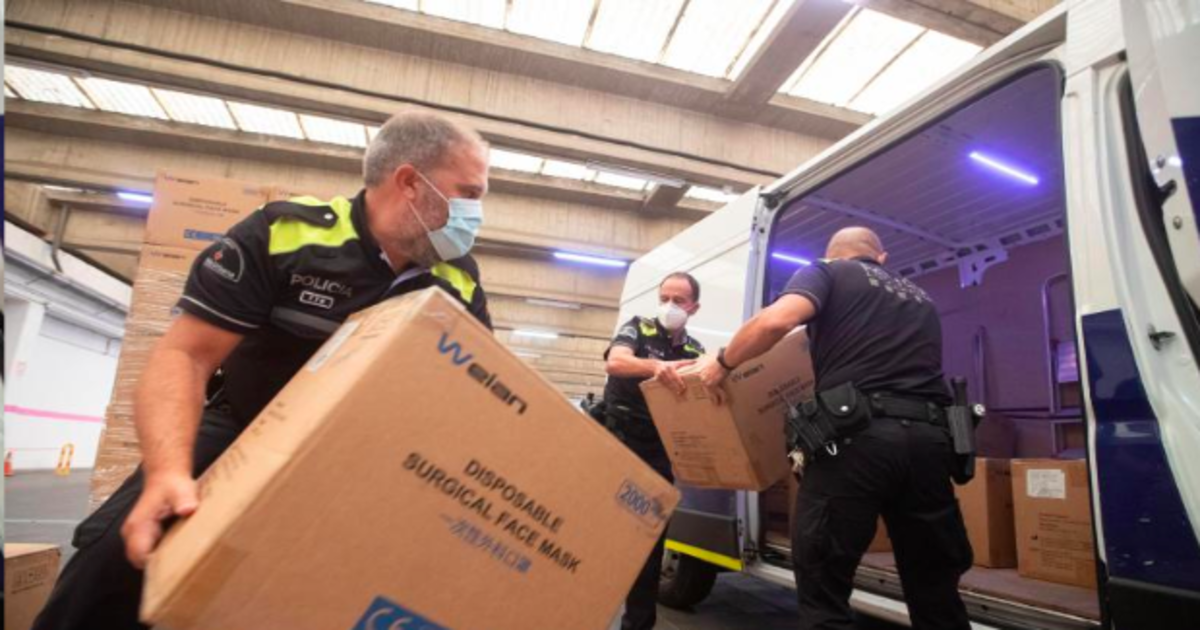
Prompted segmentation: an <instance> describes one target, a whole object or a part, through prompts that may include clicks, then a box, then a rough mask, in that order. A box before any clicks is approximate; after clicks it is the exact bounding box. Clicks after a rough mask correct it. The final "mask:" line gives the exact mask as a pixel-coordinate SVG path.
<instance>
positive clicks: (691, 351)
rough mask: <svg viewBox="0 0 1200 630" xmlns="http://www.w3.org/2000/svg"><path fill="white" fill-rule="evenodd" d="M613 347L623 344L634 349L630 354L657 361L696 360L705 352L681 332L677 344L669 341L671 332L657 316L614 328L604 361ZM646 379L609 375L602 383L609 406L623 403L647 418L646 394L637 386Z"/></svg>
mask: <svg viewBox="0 0 1200 630" xmlns="http://www.w3.org/2000/svg"><path fill="white" fill-rule="evenodd" d="M616 346H624V347H626V348H629V349H631V350H633V356H635V357H637V358H639V359H658V360H660V361H681V360H684V359H696V358H699V357H700V355H702V354H704V346H703V345H701V344H700V342H699V341H696V340H695V339H694V338H693V337H692V336H691V335H688V334H686V332H685V334H684V336H683V339H682V340H681V342H680V343H678V344H675V343H673V342H672V341H671V333H670V331H668V330H667V329H666V328H664V327H663V326H662V324H661V323H659V321H658V319H650V318H646V317H634V318H633V319H631V320H629V321H627V322H625V323H624V324H623V325H622V326H621V328H619V329H618V330H617V336H616V337H613V340H612V343H610V344H609V346H608V349H607V350H605V351H604V358H605V360H607V359H608V353H609V352H612V349H613V348H614V347H616ZM645 380H647V379H644V378H636V377H624V376H609V377H608V382H607V383H605V384H604V400H605V401H606V402H608V404H610V405H614V404H615V405H622V406H624V407H628V408H629V410H630V411H632V412H633V413H634V414H636V415H639V416H646V417H649V415H650V410H649V408H648V407H647V406H646V397H645V395H643V394H642V390H641V388H640V387H638V385H639V384H640V383H641V382H642V381H645Z"/></svg>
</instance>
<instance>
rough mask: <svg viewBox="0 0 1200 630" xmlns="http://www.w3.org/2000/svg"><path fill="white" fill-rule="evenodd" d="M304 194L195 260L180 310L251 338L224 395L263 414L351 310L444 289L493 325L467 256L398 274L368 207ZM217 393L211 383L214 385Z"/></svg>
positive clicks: (229, 362)
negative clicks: (371, 222)
mask: <svg viewBox="0 0 1200 630" xmlns="http://www.w3.org/2000/svg"><path fill="white" fill-rule="evenodd" d="M364 199H365V197H364V193H362V192H360V193H359V194H358V195H357V196H356V197H355V198H354V199H353V200H349V199H346V198H344V197H337V198H334V199H332V200H330V201H321V200H318V199H315V198H312V197H297V198H294V199H291V200H289V201H278V202H272V203H269V204H267V205H265V206H263V208H262V209H261V210H258V211H256V212H254V213H252V214H251V215H250V216H248V217H247V218H246V219H245V220H243V221H242V222H241V223H238V224H237V225H235V226H233V227H232V228H230V230H229V232H228V233H227V234H226V235H225V236H224V237H223V238H221V239H220V240H219V241H217V242H216V243H214V244H213V245H211V246H209V248H208V249H206V250H204V252H203V253H201V254H200V256H199V257H197V259H196V262H195V263H194V264H193V266H192V271H191V275H189V276H188V280H187V285H186V286H185V288H184V292H183V296H182V297H181V298H180V300H179V304H178V306H179V308H180V309H182V310H184V311H186V312H188V313H190V314H191V315H194V316H196V317H199V318H200V319H203V320H204V321H206V322H208V323H210V324H213V325H214V326H218V327H220V328H223V329H225V330H229V331H232V332H235V333H239V334H242V335H244V336H245V337H244V339H243V340H242V342H241V343H240V344H238V346H237V347H236V348H235V349H234V350H233V352H232V353H231V354H230V355H229V357H228V358H226V360H225V362H224V364H223V365H222V366H221V372H222V378H221V382H220V387H221V388H223V393H224V400H225V401H227V402H228V403H229V404H230V406H231V407H232V409H233V413H234V417H235V419H237V420H238V421H240V422H241V423H243V424H246V423H249V422H250V421H251V420H253V419H254V418H255V416H257V415H258V413H259V411H261V410H262V409H263V408H264V407H265V406H266V405H267V403H269V402H270V401H271V399H272V398H274V397H275V394H277V393H278V392H279V390H280V389H282V388H283V386H284V385H286V384H287V382H288V381H289V380H291V378H292V376H293V375H294V374H295V373H296V372H297V371H299V369H300V368H301V367H302V366H303V365H304V363H305V362H307V361H308V359H309V357H311V356H312V354H313V353H314V352H316V350H317V348H319V347H320V346H321V344H322V343H324V341H325V340H326V339H327V338H328V337H329V336H330V335H331V334H332V333H333V331H335V330H337V328H338V326H340V325H341V323H342V322H343V321H344V320H345V319H346V318H347V317H348V316H349V315H351V314H352V313H354V312H356V311H359V310H362V309H364V308H367V307H369V306H372V305H374V304H376V303H378V302H380V301H382V300H384V299H386V298H389V297H393V296H396V295H401V294H404V293H408V292H411V291H417V290H420V289H424V288H427V287H430V286H439V287H441V288H443V289H445V290H446V291H447V292H449V293H450V294H451V295H454V296H455V297H457V298H458V299H459V300H460V301H462V302H463V304H465V305H466V306H467V308H468V310H470V312H471V313H472V314H473V315H474V316H475V317H476V318H478V319H479V320H480V321H481V322H483V323H484V325H486V326H488V327H489V328H490V327H491V318H490V316H489V315H488V310H487V296H486V295H485V294H484V292H483V289H482V287H480V286H479V269H478V267H477V266H476V263H475V261H474V260H473V259H471V258H470V257H469V256H468V257H465V258H460V259H458V260H454V261H450V262H447V263H439V264H437V265H435V266H434V267H433V268H432V269H424V268H421V267H416V266H412V267H409V268H408V269H405V270H403V271H402V272H401V273H399V274H396V273H395V272H394V271H392V268H391V267H390V266H389V265H388V263H387V261H386V258H385V257H384V255H383V250H382V249H380V247H379V245H378V244H377V243H376V242H375V240H374V238H372V236H371V233H370V231H369V230H368V229H367V222H366V203H365V201H364ZM211 389H213V388H211V387H210V390H211Z"/></svg>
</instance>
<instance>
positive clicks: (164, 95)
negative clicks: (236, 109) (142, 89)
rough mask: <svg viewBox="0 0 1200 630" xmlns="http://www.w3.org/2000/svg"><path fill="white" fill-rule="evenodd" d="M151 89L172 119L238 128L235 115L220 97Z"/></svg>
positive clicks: (222, 127) (224, 127)
mask: <svg viewBox="0 0 1200 630" xmlns="http://www.w3.org/2000/svg"><path fill="white" fill-rule="evenodd" d="M150 91H151V92H153V93H154V96H155V97H157V98H158V102H159V103H160V104H161V105H162V106H163V109H165V110H166V111H167V115H168V116H170V117H171V120H174V121H176V122H182V123H191V124H194V125H206V126H209V127H220V128H221V129H237V125H235V124H234V123H233V116H231V115H230V114H229V108H227V107H225V101H222V100H221V99H219V98H213V97H211V96H200V95H199V94H188V93H187V92H176V91H175V90H164V89H162V88H151V89H150Z"/></svg>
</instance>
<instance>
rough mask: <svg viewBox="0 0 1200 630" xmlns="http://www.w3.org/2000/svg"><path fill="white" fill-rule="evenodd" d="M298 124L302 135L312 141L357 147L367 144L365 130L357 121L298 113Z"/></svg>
mask: <svg viewBox="0 0 1200 630" xmlns="http://www.w3.org/2000/svg"><path fill="white" fill-rule="evenodd" d="M300 126H301V127H302V128H303V129H304V135H305V136H306V137H307V138H308V139H309V140H312V141H313V142H328V143H330V144H340V145H342V146H347V147H359V148H362V147H365V146H367V130H366V128H364V127H363V126H362V125H360V124H358V123H352V122H347V121H345V120H337V119H336V118H326V117H324V116H313V115H310V114H300Z"/></svg>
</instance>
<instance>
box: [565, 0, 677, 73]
mask: <svg viewBox="0 0 1200 630" xmlns="http://www.w3.org/2000/svg"><path fill="white" fill-rule="evenodd" d="M682 8H683V0H661V1H659V2H647V1H646V0H601V2H600V10H599V12H597V14H596V23H595V25H593V27H592V34H591V37H590V38H589V39H588V41H586V42H584V46H586V47H587V48H590V49H592V50H596V51H599V52H606V53H612V54H614V55H620V56H622V57H628V58H630V59H637V60H640V61H649V62H658V60H659V57H660V56H661V55H662V51H663V47H664V46H665V45H666V43H667V36H668V35H669V34H670V32H671V27H673V26H674V25H675V22H676V20H677V19H678V18H679V11H680V10H681V9H682Z"/></svg>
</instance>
